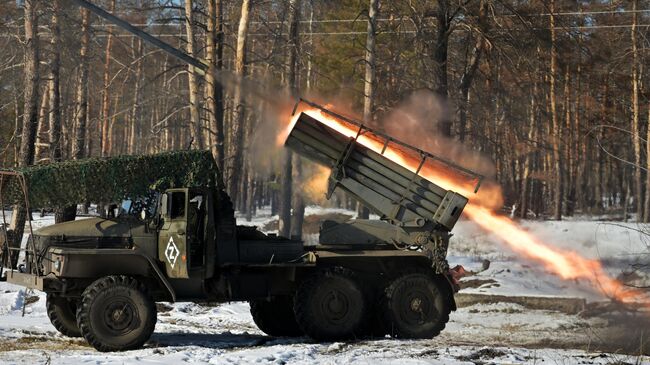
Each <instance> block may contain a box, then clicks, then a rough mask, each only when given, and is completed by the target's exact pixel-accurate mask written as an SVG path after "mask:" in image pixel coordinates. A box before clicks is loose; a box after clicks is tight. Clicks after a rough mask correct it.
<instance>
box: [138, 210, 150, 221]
mask: <svg viewBox="0 0 650 365" xmlns="http://www.w3.org/2000/svg"><path fill="white" fill-rule="evenodd" d="M149 218H151V217H150V216H149V211H148V210H146V209H142V210H141V211H140V219H141V220H142V221H143V222H146V221H148V220H149Z"/></svg>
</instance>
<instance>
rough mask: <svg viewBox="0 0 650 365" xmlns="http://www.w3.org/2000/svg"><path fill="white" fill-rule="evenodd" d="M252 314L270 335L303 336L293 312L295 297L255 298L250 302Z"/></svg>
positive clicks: (260, 326) (255, 320)
mask: <svg viewBox="0 0 650 365" xmlns="http://www.w3.org/2000/svg"><path fill="white" fill-rule="evenodd" d="M250 305H251V315H252V316H253V321H254V322H255V324H256V325H257V327H258V328H259V329H260V330H262V332H264V333H266V334H267V335H269V336H275V337H297V336H302V335H303V332H302V330H300V327H299V326H298V323H297V322H296V315H295V314H294V313H293V298H292V297H289V296H281V297H274V298H272V299H271V300H253V301H251V302H250Z"/></svg>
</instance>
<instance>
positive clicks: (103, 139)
mask: <svg viewBox="0 0 650 365" xmlns="http://www.w3.org/2000/svg"><path fill="white" fill-rule="evenodd" d="M110 12H111V13H114V12H115V0H111V5H110ZM112 48H113V32H109V33H108V38H106V51H105V55H104V77H103V85H102V110H101V123H102V125H101V135H100V139H99V145H100V149H101V152H100V155H101V156H103V157H105V156H108V155H109V150H110V147H109V144H108V142H109V138H108V132H109V114H110V110H111V99H110V95H109V94H108V91H109V90H108V88H109V86H110V85H109V83H110V76H111V75H110V71H111V50H112Z"/></svg>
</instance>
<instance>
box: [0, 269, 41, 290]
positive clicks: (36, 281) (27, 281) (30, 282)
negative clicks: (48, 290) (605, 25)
mask: <svg viewBox="0 0 650 365" xmlns="http://www.w3.org/2000/svg"><path fill="white" fill-rule="evenodd" d="M6 275H7V282H8V283H11V284H15V285H20V286H24V287H26V288H30V289H37V290H41V291H42V290H43V288H44V287H45V281H46V280H47V279H48V277H46V276H37V275H33V274H26V273H21V272H18V271H16V270H13V271H7V272H6Z"/></svg>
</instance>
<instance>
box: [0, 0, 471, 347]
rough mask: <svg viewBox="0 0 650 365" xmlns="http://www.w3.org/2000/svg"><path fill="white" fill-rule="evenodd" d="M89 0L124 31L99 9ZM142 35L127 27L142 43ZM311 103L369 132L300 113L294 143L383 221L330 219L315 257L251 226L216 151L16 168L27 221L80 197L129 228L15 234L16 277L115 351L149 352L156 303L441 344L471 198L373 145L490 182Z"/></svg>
mask: <svg viewBox="0 0 650 365" xmlns="http://www.w3.org/2000/svg"><path fill="white" fill-rule="evenodd" d="M74 1H75V2H77V3H79V4H80V5H83V6H85V7H87V8H89V9H91V10H92V11H93V12H95V13H96V14H98V15H100V16H102V17H104V18H106V19H107V20H109V21H112V22H114V23H116V24H118V25H120V24H122V23H124V22H123V21H121V20H119V19H118V20H116V19H117V18H115V17H114V16H112V15H111V14H108V13H106V12H105V11H103V10H101V9H99V8H97V7H96V6H94V5H92V4H90V3H87V2H86V1H83V0H74ZM120 22H122V23H120ZM129 27H130V25H129V26H128V27H125V29H127V30H129V31H133V32H134V34H136V35H139V36H142V34H141V33H142V31H141V30H138V29H137V28H133V27H131V28H129ZM147 37H151V36H149V35H147V36H143V38H144V39H145V40H150V38H147ZM151 38H153V37H151ZM154 39H155V38H154ZM156 42H158V43H161V41H160V40H156ZM157 45H159V44H157ZM167 46H168V45H167ZM169 47H171V46H169ZM162 48H163V49H165V47H162ZM175 52H179V51H178V50H175ZM172 54H175V53H172ZM175 55H176V54H175ZM185 56H187V55H185ZM187 57H189V56H187ZM196 64H197V65H201V64H202V63H201V62H199V61H196ZM197 67H198V66H197ZM300 103H307V104H308V105H309V106H310V107H312V108H318V109H320V110H321V111H322V112H324V113H328V114H329V115H331V116H332V117H335V118H337V119H338V120H340V121H342V122H344V123H348V124H349V125H351V126H354V127H355V128H358V130H359V133H358V134H357V136H356V137H346V136H345V135H343V134H341V133H339V132H338V131H336V130H334V129H332V128H330V127H328V126H327V125H325V124H323V123H321V122H320V121H319V120H317V119H315V118H313V117H311V116H310V115H308V114H307V113H299V112H296V113H297V115H296V118H297V122H296V123H295V125H294V126H293V129H292V130H291V132H290V134H289V136H288V138H287V140H286V143H285V144H286V146H287V147H289V148H291V149H293V150H294V151H296V152H297V153H299V154H300V155H302V156H304V157H306V158H308V159H311V160H314V161H315V162H317V163H320V164H322V165H324V166H327V167H328V168H330V169H331V171H332V173H331V176H330V179H329V184H330V185H329V190H328V194H329V195H331V194H332V192H333V191H334V190H336V189H341V190H343V191H345V192H346V193H348V194H351V195H352V196H354V197H355V198H356V199H357V200H359V201H360V202H362V203H363V204H365V205H366V206H368V207H369V208H370V209H371V210H372V211H373V212H374V213H376V214H377V215H378V216H379V217H380V218H381V219H379V220H352V221H350V222H346V223H335V222H331V221H324V222H322V226H321V232H320V239H319V244H318V245H317V246H310V247H306V246H305V245H304V244H303V242H301V241H297V240H291V239H287V238H284V237H278V236H276V235H271V234H268V235H267V234H264V233H262V232H260V231H258V230H257V229H255V228H252V227H245V226H238V225H237V224H236V220H235V214H234V211H233V207H232V204H231V201H230V197H229V196H228V194H226V192H225V190H224V188H223V186H224V185H223V181H221V175H220V173H219V170H218V168H217V166H216V163H215V162H214V160H212V157H211V155H210V153H209V152H207V151H206V152H201V151H186V152H173V153H163V154H158V155H153V156H131V157H129V156H121V157H117V158H107V159H92V160H86V161H84V160H80V161H75V162H65V163H60V164H50V165H47V166H46V167H38V166H36V167H28V168H24V169H21V170H12V171H0V206H5V204H8V203H11V204H16V203H19V202H20V201H21V197H22V204H24V207H25V209H26V210H27V211H29V210H30V209H32V208H34V207H36V206H37V205H47V204H50V205H56V204H58V205H62V204H63V205H64V204H70V203H72V202H73V201H75V200H76V201H80V200H78V199H83V201H94V202H97V203H99V202H106V201H115V200H116V198H117V197H122V198H124V199H123V201H122V203H121V204H120V206H119V208H118V209H116V210H117V211H118V212H117V214H116V216H115V217H106V218H100V217H95V218H89V219H83V220H77V221H72V222H66V223H61V224H55V225H51V226H49V227H44V228H41V229H39V230H37V231H31V232H30V233H31V234H30V236H29V238H28V240H27V244H26V245H25V246H24V247H22V248H13V247H10V246H11V245H9V241H10V239H11V237H12V236H13V235H12V234H11V232H7V230H1V231H0V237H1V238H0V244H2V252H3V258H4V260H3V262H5V264H6V265H8V267H6V268H5V270H4V271H5V276H4V277H3V279H4V280H7V281H8V282H10V283H13V284H17V285H22V286H25V287H28V288H33V289H38V290H41V291H44V292H46V293H47V303H46V305H47V314H48V316H49V318H50V320H51V322H52V324H53V325H54V327H55V328H56V329H57V330H58V331H60V332H61V333H62V334H64V335H67V336H72V337H79V336H83V337H84V338H85V339H86V340H87V341H88V343H89V344H91V345H92V346H94V347H95V348H96V349H97V350H99V351H122V350H130V349H136V348H139V347H141V346H142V345H143V344H144V343H145V342H146V341H147V340H148V338H149V337H150V336H151V334H152V333H153V331H154V328H155V324H156V316H157V314H156V302H178V301H193V302H211V303H213V302H229V301H248V302H249V303H250V308H251V314H252V317H253V320H254V321H255V323H256V324H257V325H258V327H259V328H260V329H261V330H262V331H263V332H265V333H267V334H268V335H271V336H304V335H306V336H309V337H311V338H313V339H315V340H319V341H320V340H342V339H353V338H361V337H368V336H376V337H384V336H385V335H387V334H388V335H390V336H393V337H396V338H431V337H433V336H435V335H437V334H438V333H439V332H440V331H441V330H442V329H443V328H444V327H445V324H446V322H447V321H448V319H449V313H450V311H452V310H455V309H456V305H455V301H454V297H453V295H454V293H455V292H456V291H457V290H458V286H457V283H456V282H455V280H454V278H453V275H452V273H451V272H450V269H449V265H448V263H447V260H446V253H447V247H448V244H449V237H450V231H451V229H452V228H453V226H454V225H455V223H456V221H457V220H458V218H459V217H460V215H461V212H462V210H463V208H464V206H465V204H466V203H467V199H466V198H465V197H463V196H461V195H459V194H457V193H455V192H453V191H449V190H445V189H443V188H441V187H440V186H437V185H436V184H434V183H433V182H431V181H428V180H427V179H424V178H423V177H421V176H420V175H419V174H418V172H419V171H420V168H418V170H417V171H415V172H413V171H410V170H409V169H407V168H405V167H403V166H401V165H399V164H397V163H395V162H393V161H392V160H390V159H388V158H387V157H386V156H385V155H384V154H383V152H384V151H381V153H380V152H377V151H373V150H371V149H369V148H367V147H366V146H364V145H362V144H360V143H358V142H359V141H358V138H359V136H361V135H364V136H372V138H374V139H375V140H376V141H383V143H385V145H388V144H392V145H399V146H400V148H401V149H402V150H403V151H406V152H409V153H412V154H413V155H416V156H419V158H421V162H420V167H422V166H423V165H424V164H425V163H427V161H436V163H438V164H440V163H442V164H444V166H445V168H449V169H456V170H457V171H459V172H460V173H462V174H466V175H468V176H470V177H471V178H475V179H477V182H478V183H480V179H481V177H480V176H478V175H476V174H474V173H472V172H471V171H468V170H465V169H463V168H462V167H460V166H457V165H455V164H453V163H451V162H449V161H445V160H443V159H440V158H438V157H436V156H434V155H431V154H429V153H427V152H425V151H422V150H419V149H417V148H414V147H412V146H409V145H408V144H405V143H402V142H399V141H397V140H395V139H393V138H390V137H389V136H385V135H383V134H382V133H380V132H378V131H375V130H373V129H371V128H368V127H367V126H364V125H363V124H362V123H359V122H357V121H355V120H353V119H350V118H347V117H345V116H342V115H339V114H337V113H334V112H332V111H330V110H328V109H325V108H322V107H320V106H318V105H316V104H313V103H311V102H308V101H304V100H302V101H300ZM179 161H180V162H179ZM61 171H64V172H63V173H62V172H61ZM93 175H94V176H95V177H92V176H93ZM170 176H173V177H174V178H170ZM43 181H48V183H47V184H45V183H43ZM50 181H51V183H50ZM71 181H74V182H73V183H74V184H75V189H72V190H74V191H72V192H70V193H66V192H64V190H65V189H61V187H62V186H63V185H64V184H66V183H67V184H70V183H71ZM161 181H164V182H167V184H161V183H160V182H161ZM170 181H171V183H170ZM478 183H477V188H478ZM125 186H128V189H127V188H125ZM12 189H13V190H12ZM149 189H151V192H150V193H145V191H147V192H148V191H149ZM68 190H71V189H68ZM66 191H67V190H66ZM106 192H108V193H106ZM66 194H68V195H66ZM29 227H30V230H31V221H30V225H29ZM12 251H20V254H21V255H22V257H24V261H25V264H24V265H23V266H20V267H16V266H15V265H14V264H13V263H12V260H7V259H6V258H8V257H10V256H12V255H11V253H12ZM0 269H1V268H0ZM0 271H1V270H0Z"/></svg>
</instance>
